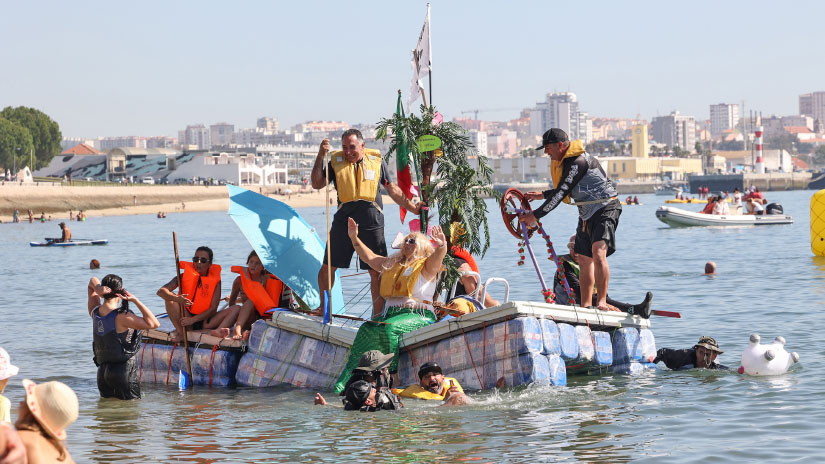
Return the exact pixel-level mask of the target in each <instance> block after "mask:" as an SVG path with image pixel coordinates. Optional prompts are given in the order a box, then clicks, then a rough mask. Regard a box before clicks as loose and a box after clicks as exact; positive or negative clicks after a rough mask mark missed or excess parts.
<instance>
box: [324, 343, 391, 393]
mask: <svg viewBox="0 0 825 464" xmlns="http://www.w3.org/2000/svg"><path fill="white" fill-rule="evenodd" d="M393 357H394V355H393V354H384V353H382V352H380V351H378V350H370V351H367V352H365V353H364V354H362V355H361V358H360V359H359V360H358V367H356V368H355V369H353V370H352V376H351V377H350V378H349V380H348V381H347V383H346V385H345V386H344V391H342V392H341V393H340V396H344V392H346V391H347V388H349V386H350V385H351V384H353V383H355V382H357V381H359V380H364V381H366V382H369V383H370V384H371V385H372V386H374V387H390V388H391V387H392V377H390V371H389V366H390V363H391V362H392V359H393ZM315 404H321V405H324V404H327V401H326V400H325V399H324V397H323V396H321V394H320V393H315Z"/></svg>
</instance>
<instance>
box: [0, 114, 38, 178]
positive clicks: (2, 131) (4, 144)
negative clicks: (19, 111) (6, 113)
mask: <svg viewBox="0 0 825 464" xmlns="http://www.w3.org/2000/svg"><path fill="white" fill-rule="evenodd" d="M33 147H34V145H33V144H32V135H31V133H29V131H28V130H26V128H25V127H23V126H21V125H20V124H17V123H16V122H14V121H9V120H8V119H5V118H3V117H0V165H2V166H3V170H4V171H5V170H6V169H8V170H12V169H14V168H15V167H17V169H20V168H22V167H23V166H25V165H27V164H29V153H30V152H31V150H32V148H33ZM15 158H16V161H15Z"/></svg>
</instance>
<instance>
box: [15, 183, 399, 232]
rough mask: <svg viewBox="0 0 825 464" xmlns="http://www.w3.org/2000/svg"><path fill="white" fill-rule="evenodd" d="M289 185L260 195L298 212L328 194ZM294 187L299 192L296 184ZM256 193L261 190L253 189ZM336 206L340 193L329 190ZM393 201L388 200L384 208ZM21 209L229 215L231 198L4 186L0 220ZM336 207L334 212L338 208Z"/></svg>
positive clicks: (149, 190)
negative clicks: (220, 213) (301, 190)
mask: <svg viewBox="0 0 825 464" xmlns="http://www.w3.org/2000/svg"><path fill="white" fill-rule="evenodd" d="M279 189H280V191H281V192H283V191H285V190H286V189H287V186H284V185H281V186H277V185H276V186H267V187H257V191H258V192H259V193H262V194H264V195H267V196H269V197H271V198H275V199H277V200H279V201H282V202H284V203H286V204H288V205H290V206H292V207H293V208H305V207H312V206H324V199H325V196H326V195H325V193H324V190H306V191H304V192H300V191H297V192H295V193H291V194H289V195H285V194H278V191H279ZM289 189H291V190H293V191H296V190H298V189H296V188H295V186H294V185H290V186H289ZM252 190H256V189H255V188H253V189H252ZM330 197H331V198H332V199H333V200H332V201H333V205H334V204H335V202H336V200H335V199H336V193H335V190H331V191H330ZM390 203H392V200H391V199H390V198H389V197H388V196H386V195H385V196H384V204H390ZM15 209H17V210H18V211H19V217H20V221H21V222H23V221H27V220H28V215H27V213H26V211H27V210H29V209H31V210H32V212H33V213H34V218H35V220H39V218H40V214H41V212H42V213H45V214H46V217H49V216H51V219H52V220H53V221H54V220H58V219H68V217H69V211H72V212H73V213H74V214H77V212H78V211H79V210H83V212H84V213H86V216H87V217H95V216H123V215H129V214H157V213H158V211H163V212H165V213H166V214H174V213H189V212H194V211H228V210H229V194H228V190H227V188H226V187H223V186H210V187H205V186H192V185H132V186H117V185H111V186H66V185H61V184H57V185H45V184H40V185H34V184H32V185H26V184H24V185H20V184H11V183H6V184H4V185H0V220H1V221H2V222H3V223H8V222H11V221H12V217H13V213H14V210H15ZM333 209H334V208H333Z"/></svg>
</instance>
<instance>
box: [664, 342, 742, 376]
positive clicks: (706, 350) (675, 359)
mask: <svg viewBox="0 0 825 464" xmlns="http://www.w3.org/2000/svg"><path fill="white" fill-rule="evenodd" d="M722 353H724V351H722V350H721V349H719V344H718V343H716V340H714V339H713V338H711V337H701V338H700V339H699V342H698V343H697V344H695V345H693V348H684V349H681V350H673V349H670V348H660V349H659V350H658V351H656V359H654V360H653V362H654V363H658V362H659V361H664V363H665V366H667V367H668V368H669V369H672V370H674V371H677V370H684V369H694V368H699V369H728V367H727V366H723V365H721V364H718V363H717V362H716V356H718V355H720V354H722Z"/></svg>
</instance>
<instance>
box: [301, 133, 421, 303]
mask: <svg viewBox="0 0 825 464" xmlns="http://www.w3.org/2000/svg"><path fill="white" fill-rule="evenodd" d="M364 146H365V142H364V136H363V135H362V134H361V132H360V131H359V130H357V129H349V130H347V131H345V132H344V133H343V134H342V135H341V151H334V152H332V153H330V162H329V165H328V166H326V168H325V167H324V158H325V157H326V155H327V153H329V151H330V149H331V147H330V143H329V139H324V140H323V141H322V142H321V147H320V148H319V149H318V156H317V157H316V158H315V165H314V166H313V167H312V174H311V175H310V178H311V180H312V188H314V189H316V190H318V189H322V188H324V187H326V186H327V174H326V173H327V172H329V180H330V181H331V182H332V183H333V184H334V185H335V190H336V191H337V193H338V211H337V212H336V213H335V216H334V217H333V219H332V226H331V228H330V231H329V243H327V246H328V247H331V249H330V254H331V257H330V263H329V264H330V266H329V269H328V268H327V264H328V263H327V260H326V258H324V262H323V264H322V265H321V270H320V271H319V272H318V288H319V290H320V293H321V305H320V306H319V307H318V309H317V310H316V312H317V313H319V314H320V313H321V311H322V308H323V307H324V300H323V298H324V296H323V295H324V291H326V290H329V288H328V287H329V280H328V273H330V274H331V275H332V283H333V284H334V283H335V282H334V279H335V270H336V269H338V268H348V267H349V265H350V260H351V259H352V254H353V253H355V248H354V247H353V244H352V242H351V241H350V239H349V238H348V237H347V220H348V219H354V220H355V221H356V222H357V223H358V224H359V225H360V226H361V229H360V232H359V235H358V237H359V238H360V239H361V240H362V241H363V242H364V245H365V246H367V247H369V249H370V250H371V251H372V252H373V253H376V254H378V255H380V256H387V244H386V242H385V241H384V213H383V204H382V200H381V192H379V190H378V188H379V187H380V186H383V187H384V188H385V189H386V190H387V194H388V195H389V196H390V198H392V200H393V201H394V202H396V203H398V204H399V205H400V206H401V207H402V208H404V209H406V210H407V211H410V212H412V213H415V214H418V213H420V212H421V203H417V204H416V203H413V202H412V201H410V200H408V199H407V197H406V196H404V192H402V191H401V188H399V187H398V186H397V185H395V184H394V183H392V182H391V181H390V180H389V177H387V176H388V175H389V174H388V173H389V168H388V167H387V163H386V162H384V161H383V160H382V159H381V152H380V151H378V150H372V149H365V148H364ZM324 256H325V257H326V256H327V254H326V252H325V253H324ZM361 268H362V269H367V270H368V271H369V274H370V292H371V293H372V304H373V315H377V314H380V313H381V309H382V308H383V305H384V301H383V299H382V298H381V296H380V295H379V291H378V283H379V279H378V275H379V272H378V271H376V270H374V269H372V268H370V266H369V265H368V264H367V263H366V261H364V260H363V259H362V260H361Z"/></svg>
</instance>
